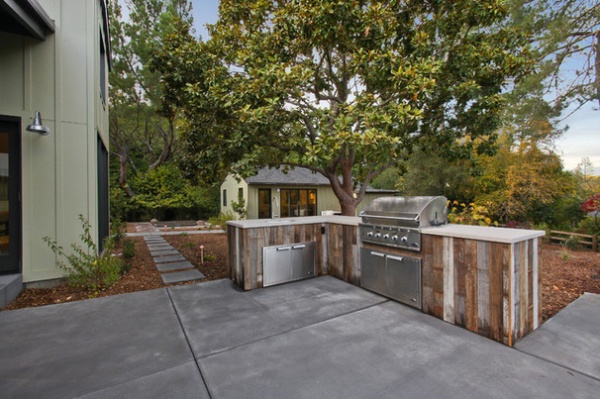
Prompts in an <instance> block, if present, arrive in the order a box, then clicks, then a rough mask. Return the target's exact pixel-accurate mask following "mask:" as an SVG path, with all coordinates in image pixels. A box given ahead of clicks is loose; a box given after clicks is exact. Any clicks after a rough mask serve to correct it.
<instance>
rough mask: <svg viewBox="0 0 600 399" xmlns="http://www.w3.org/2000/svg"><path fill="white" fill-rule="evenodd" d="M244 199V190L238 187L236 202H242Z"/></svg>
mask: <svg viewBox="0 0 600 399" xmlns="http://www.w3.org/2000/svg"><path fill="white" fill-rule="evenodd" d="M243 198H244V189H243V188H242V187H240V188H239V189H238V201H240V200H242V199H243Z"/></svg>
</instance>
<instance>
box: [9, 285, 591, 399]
mask: <svg viewBox="0 0 600 399" xmlns="http://www.w3.org/2000/svg"><path fill="white" fill-rule="evenodd" d="M597 301H598V296H597V295H585V296H584V297H582V298H580V299H579V300H578V301H576V302H575V303H573V304H572V305H571V306H569V307H568V308H567V309H565V310H564V311H563V312H561V313H560V314H559V316H561V317H560V318H559V316H557V318H556V320H559V321H560V323H558V322H557V323H554V322H553V321H552V320H551V321H550V322H548V323H546V324H545V325H544V326H543V327H542V328H541V329H540V330H538V332H535V333H534V334H532V335H531V336H530V340H529V341H530V342H526V341H525V340H523V341H521V343H520V344H519V346H518V349H511V348H508V347H506V346H503V345H501V344H498V343H496V342H494V341H491V340H488V339H485V338H483V337H480V336H478V335H475V334H472V333H470V332H468V331H466V330H463V329H461V328H458V327H456V326H453V325H450V324H447V323H444V322H443V321H441V320H438V319H435V318H433V317H430V316H427V315H425V314H423V313H421V312H419V311H417V310H414V309H412V308H409V307H406V306H403V305H401V304H398V303H395V302H391V301H388V300H386V299H385V298H382V297H380V296H378V295H375V294H373V293H370V292H368V291H364V290H362V289H360V288H358V287H355V286H353V285H349V284H346V283H344V282H342V281H340V280H337V279H335V278H333V277H328V276H325V277H318V278H313V279H310V280H304V281H299V282H295V283H291V284H285V285H280V286H274V287H270V288H267V289H259V290H254V291H250V292H241V291H239V290H238V289H236V288H235V287H234V286H233V285H232V283H231V282H230V281H229V280H219V281H211V282H206V283H200V284H194V285H184V286H174V287H168V288H163V289H158V290H152V291H145V292H138V293H133V294H125V295H120V296H112V297H106V298H98V299H92V300H87V301H82V302H73V303H65V304H60V305H51V306H45V307H40V308H32V309H23V310H17V311H9V312H0V393H1V396H2V398H7V399H8V398H62V399H64V398H124V397H127V398H227V399H234V398H260V399H268V398H461V399H463V398H502V399H506V398H598V393H599V392H600V372H598V370H597V368H595V367H593V366H592V367H587V366H586V364H587V365H590V364H591V365H597V364H598V362H597V357H595V356H597V354H598V353H599V352H600V337H599V335H598V334H597V331H598V324H597V323H598V317H597V309H598V306H597ZM590 310H591V311H592V313H591V314H586V313H585V312H588V311H590ZM565 315H566V316H565ZM561 319H562V321H561ZM592 319H593V320H592ZM582 320H583V321H582ZM586 320H587V321H586ZM574 321H576V323H577V324H571V323H572V322H574ZM580 321H582V322H580ZM546 326H548V328H545V327H546ZM563 326H566V327H567V328H563ZM590 328H592V329H593V330H589V329H590ZM536 336H537V337H536ZM577 336H581V337H584V338H582V339H581V340H576V337H577ZM557 343H564V344H566V345H567V346H564V347H563V349H564V350H567V351H569V352H570V354H571V356H572V357H575V358H580V359H582V361H581V362H580V363H581V366H578V365H574V364H562V361H561V356H562V355H561V354H560V351H557V355H556V356H555V355H553V354H552V353H551V352H552V351H553V350H556V349H557V346H558V345H557ZM569 345H570V347H568V346H569ZM583 359H586V360H585V361H583Z"/></svg>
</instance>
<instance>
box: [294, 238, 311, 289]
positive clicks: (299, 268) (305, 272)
mask: <svg viewBox="0 0 600 399" xmlns="http://www.w3.org/2000/svg"><path fill="white" fill-rule="evenodd" d="M314 275H315V243H314V242H307V243H302V244H293V245H292V280H300V279H303V278H308V277H313V276H314Z"/></svg>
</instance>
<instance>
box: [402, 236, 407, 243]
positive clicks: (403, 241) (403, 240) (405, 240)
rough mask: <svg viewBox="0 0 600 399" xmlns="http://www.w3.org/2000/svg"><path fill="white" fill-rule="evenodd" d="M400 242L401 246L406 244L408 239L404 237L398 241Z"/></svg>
mask: <svg viewBox="0 0 600 399" xmlns="http://www.w3.org/2000/svg"><path fill="white" fill-rule="evenodd" d="M400 241H402V244H406V243H407V242H408V237H406V236H404V237H402V238H401V239H400Z"/></svg>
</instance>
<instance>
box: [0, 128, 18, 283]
mask: <svg viewBox="0 0 600 399" xmlns="http://www.w3.org/2000/svg"><path fill="white" fill-rule="evenodd" d="M20 264H21V134H20V122H19V120H18V119H15V118H3V117H1V116H0V274H8V273H19V272H20V271H21V265H20Z"/></svg>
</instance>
